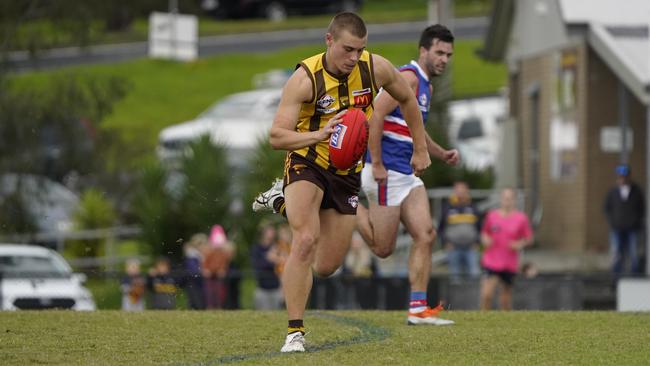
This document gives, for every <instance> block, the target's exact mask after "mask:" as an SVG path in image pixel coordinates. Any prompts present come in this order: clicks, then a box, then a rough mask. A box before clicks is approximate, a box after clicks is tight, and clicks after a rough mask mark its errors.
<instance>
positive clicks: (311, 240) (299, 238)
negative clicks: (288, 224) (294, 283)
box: [291, 232, 318, 261]
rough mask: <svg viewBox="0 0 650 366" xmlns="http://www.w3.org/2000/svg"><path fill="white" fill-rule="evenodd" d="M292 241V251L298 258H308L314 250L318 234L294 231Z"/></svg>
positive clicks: (305, 259)
mask: <svg viewBox="0 0 650 366" xmlns="http://www.w3.org/2000/svg"><path fill="white" fill-rule="evenodd" d="M295 236H296V237H295V238H294V241H293V248H292V249H291V252H292V253H295V254H296V256H297V257H298V258H299V259H300V260H304V261H307V260H309V259H310V258H311V257H312V255H313V253H314V251H315V250H316V242H317V241H318V236H317V235H314V234H313V233H310V232H305V233H296V234H295Z"/></svg>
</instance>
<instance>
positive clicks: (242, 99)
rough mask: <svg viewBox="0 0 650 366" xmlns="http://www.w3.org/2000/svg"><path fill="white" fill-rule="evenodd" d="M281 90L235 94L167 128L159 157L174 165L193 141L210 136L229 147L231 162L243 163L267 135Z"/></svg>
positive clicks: (160, 143) (159, 142)
mask: <svg viewBox="0 0 650 366" xmlns="http://www.w3.org/2000/svg"><path fill="white" fill-rule="evenodd" d="M281 93H282V89H279V88H276V89H259V90H253V91H248V92H243V93H237V94H232V95H229V96H227V97H225V98H223V99H221V100H219V101H218V102H216V103H215V104H213V105H212V106H210V107H209V108H208V109H207V110H206V111H205V112H203V113H201V114H199V115H198V116H197V117H196V118H194V119H193V120H190V121H186V122H183V123H180V124H177V125H173V126H169V127H167V128H165V129H164V130H162V131H161V132H160V135H159V139H158V140H159V141H158V147H157V149H156V153H157V155H158V158H159V159H160V160H161V161H163V162H164V163H168V164H170V165H171V166H174V165H175V164H176V163H177V162H178V161H180V158H181V157H183V155H184V154H185V153H186V152H187V146H188V144H189V143H190V142H192V141H195V140H198V139H199V138H200V137H201V136H204V135H208V136H210V140H211V141H212V142H213V143H215V144H216V143H219V144H223V145H224V146H226V147H227V148H228V149H229V150H230V152H231V153H230V154H228V157H229V159H230V163H231V164H233V165H241V164H243V163H244V162H245V159H246V158H247V157H248V153H250V152H251V151H252V150H253V149H254V148H255V147H256V146H257V144H258V142H259V141H260V140H261V139H263V138H265V136H266V135H267V134H268V131H269V129H270V128H271V124H272V123H273V117H274V116H275V111H276V109H277V107H278V104H279V103H280V96H281Z"/></svg>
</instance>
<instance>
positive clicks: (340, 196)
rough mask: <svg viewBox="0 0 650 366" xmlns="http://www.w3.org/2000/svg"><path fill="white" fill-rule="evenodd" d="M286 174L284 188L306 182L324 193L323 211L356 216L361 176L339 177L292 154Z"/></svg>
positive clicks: (357, 174) (356, 174) (321, 205)
mask: <svg viewBox="0 0 650 366" xmlns="http://www.w3.org/2000/svg"><path fill="white" fill-rule="evenodd" d="M287 159H288V161H287V162H286V163H287V166H286V167H285V173H284V186H285V187H286V186H288V185H289V184H291V183H293V182H296V181H299V180H306V181H309V182H311V183H313V184H315V185H317V186H318V187H319V188H320V189H321V190H322V191H323V201H322V202H321V204H320V208H321V209H328V208H333V209H335V210H336V211H338V212H339V213H341V214H344V215H356V214H357V206H358V205H359V188H360V187H361V174H360V173H353V174H348V175H338V174H334V173H332V172H329V171H327V170H325V169H323V168H321V167H320V166H318V165H317V164H316V163H314V162H312V161H309V160H307V159H305V158H304V157H302V156H300V155H298V154H294V153H291V154H289V156H288V158H287Z"/></svg>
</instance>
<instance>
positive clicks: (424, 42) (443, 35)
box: [420, 24, 454, 50]
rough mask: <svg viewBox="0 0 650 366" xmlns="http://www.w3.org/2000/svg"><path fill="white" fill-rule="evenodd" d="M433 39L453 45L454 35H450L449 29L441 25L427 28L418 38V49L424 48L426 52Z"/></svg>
mask: <svg viewBox="0 0 650 366" xmlns="http://www.w3.org/2000/svg"><path fill="white" fill-rule="evenodd" d="M434 39H438V40H441V41H443V42H447V43H454V35H453V34H451V31H450V30H449V28H447V27H445V26H444V25H441V24H436V25H431V26H428V27H426V28H425V29H424V30H423V31H422V35H421V36H420V47H424V48H426V49H427V50H428V49H429V48H431V45H432V44H433V40H434Z"/></svg>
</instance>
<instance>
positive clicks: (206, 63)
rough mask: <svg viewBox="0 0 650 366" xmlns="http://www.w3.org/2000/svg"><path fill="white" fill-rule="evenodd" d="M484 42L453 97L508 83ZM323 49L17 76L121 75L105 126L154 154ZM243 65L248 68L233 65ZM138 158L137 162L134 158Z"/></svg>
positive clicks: (460, 47)
mask: <svg viewBox="0 0 650 366" xmlns="http://www.w3.org/2000/svg"><path fill="white" fill-rule="evenodd" d="M480 46H481V42H480V41H458V42H457V43H456V46H455V56H454V66H453V68H452V79H453V82H452V88H453V95H454V97H455V98H460V97H463V96H467V95H475V94H485V93H494V92H496V91H497V90H498V88H500V87H502V86H504V85H505V83H506V69H505V67H504V66H503V65H501V64H489V63H486V62H484V61H482V60H480V59H479V58H478V56H477V55H476V50H477V49H478V48H480ZM370 49H371V51H372V52H376V53H379V54H381V55H383V56H385V57H387V58H388V59H389V60H391V61H392V62H393V63H394V64H396V65H400V64H403V63H406V62H408V60H410V59H411V58H413V57H415V56H416V53H415V44H414V43H411V42H405V43H377V44H372V43H371V44H370ZM322 50H323V46H321V45H313V46H303V47H297V48H290V49H286V50H282V51H279V52H275V53H263V54H248V55H244V54H232V55H223V56H217V57H210V58H205V59H201V60H199V61H196V62H192V63H176V62H169V61H157V60H148V59H142V60H136V61H130V62H124V63H116V64H110V65H92V66H79V67H74V68H66V69H61V70H56V71H47V72H36V73H32V74H27V75H22V76H19V77H17V78H16V80H17V81H18V85H19V86H20V87H34V88H35V87H43V86H44V85H45V84H47V82H48V80H51V78H52V77H53V76H55V75H57V74H66V73H81V74H88V75H120V76H122V77H124V78H126V79H127V80H129V82H130V85H131V89H130V91H129V93H128V95H127V96H126V98H125V99H123V100H122V101H120V102H119V103H118V104H117V105H115V108H114V110H113V113H112V114H111V115H110V116H108V118H106V120H105V121H103V122H102V128H103V129H105V130H108V131H114V132H117V133H118V134H119V135H120V136H121V141H122V142H123V144H125V145H129V146H137V147H138V151H140V152H143V153H144V154H147V153H148V154H153V151H154V147H155V144H156V141H157V135H158V132H159V131H160V130H161V129H162V128H164V127H166V126H169V125H171V124H175V123H180V122H183V121H186V120H189V119H192V118H194V117H195V116H196V115H197V114H198V113H200V112H201V111H203V110H204V109H206V108H207V107H208V106H209V105H210V104H212V103H214V102H215V101H216V100H218V99H220V98H222V97H223V96H226V95H228V94H231V93H234V92H239V91H244V90H248V89H251V88H252V81H251V80H252V77H253V76H254V75H255V74H257V73H261V72H266V71H268V70H271V69H276V68H285V69H292V68H293V66H294V65H295V63H296V62H297V61H299V60H300V59H302V58H304V57H306V56H308V55H311V54H314V53H317V52H320V51H322ZM233 65H245V67H233ZM134 160H135V159H134Z"/></svg>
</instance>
